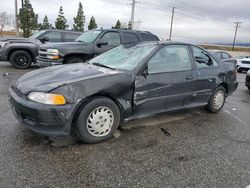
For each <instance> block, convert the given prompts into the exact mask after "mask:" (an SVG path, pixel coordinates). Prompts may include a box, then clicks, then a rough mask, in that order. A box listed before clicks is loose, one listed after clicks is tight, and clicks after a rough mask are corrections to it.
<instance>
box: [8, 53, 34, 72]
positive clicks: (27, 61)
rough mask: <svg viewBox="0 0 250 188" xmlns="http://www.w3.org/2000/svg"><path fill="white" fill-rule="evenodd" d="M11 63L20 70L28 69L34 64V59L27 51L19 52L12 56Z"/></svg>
mask: <svg viewBox="0 0 250 188" xmlns="http://www.w3.org/2000/svg"><path fill="white" fill-rule="evenodd" d="M10 63H11V64H12V65H13V66H14V67H16V68H18V69H27V68H29V67H30V65H31V63H32V57H31V55H30V54H29V53H28V52H26V51H23V50H17V51H14V52H13V53H12V54H11V55H10Z"/></svg>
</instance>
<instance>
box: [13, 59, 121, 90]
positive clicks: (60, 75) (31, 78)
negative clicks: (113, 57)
mask: <svg viewBox="0 0 250 188" xmlns="http://www.w3.org/2000/svg"><path fill="white" fill-rule="evenodd" d="M120 73H121V71H116V70H111V69H107V68H102V67H98V66H94V65H90V64H86V63H85V64H84V63H79V64H74V65H59V66H54V67H49V68H43V69H39V70H35V71H31V72H29V73H27V74H25V75H23V76H22V77H21V78H19V79H18V81H17V82H16V83H15V87H16V88H17V89H18V90H19V91H20V92H21V93H23V94H25V95H27V94H28V93H30V92H31V91H38V92H49V91H51V90H54V89H56V88H58V87H60V86H64V85H67V84H70V83H74V82H78V81H83V80H87V79H92V78H97V77H103V76H108V75H114V74H120Z"/></svg>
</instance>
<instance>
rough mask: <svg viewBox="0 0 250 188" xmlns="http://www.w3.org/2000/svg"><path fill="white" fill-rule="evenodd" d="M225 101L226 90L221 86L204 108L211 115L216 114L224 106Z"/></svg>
mask: <svg viewBox="0 0 250 188" xmlns="http://www.w3.org/2000/svg"><path fill="white" fill-rule="evenodd" d="M225 100H226V90H225V88H224V87H223V86H219V87H217V88H216V89H215V90H214V92H213V94H212V96H211V98H210V100H209V102H208V105H207V106H206V108H207V110H208V111H209V112H211V113H218V112H219V111H220V110H221V109H222V108H223V106H224V104H225Z"/></svg>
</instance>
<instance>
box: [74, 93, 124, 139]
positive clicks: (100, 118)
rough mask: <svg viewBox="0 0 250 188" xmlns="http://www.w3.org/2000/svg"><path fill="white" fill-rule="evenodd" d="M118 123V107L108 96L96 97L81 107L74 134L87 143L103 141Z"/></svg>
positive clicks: (109, 135)
mask: <svg viewBox="0 0 250 188" xmlns="http://www.w3.org/2000/svg"><path fill="white" fill-rule="evenodd" d="M119 123H120V110H119V107H118V106H117V105H116V104H115V103H114V102H113V101H112V100H111V99H109V98H104V97H98V98H95V99H93V100H91V101H90V102H89V103H87V104H85V105H84V106H83V107H82V109H81V112H80V115H79V118H78V121H77V126H76V134H77V136H78V137H79V138H80V140H81V141H83V142H85V143H88V144H95V143H99V142H103V141H106V140H108V139H110V138H111V137H112V136H113V134H114V131H115V130H116V129H117V127H118V126H119Z"/></svg>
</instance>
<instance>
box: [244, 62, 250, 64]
mask: <svg viewBox="0 0 250 188" xmlns="http://www.w3.org/2000/svg"><path fill="white" fill-rule="evenodd" d="M242 64H250V61H242Z"/></svg>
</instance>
